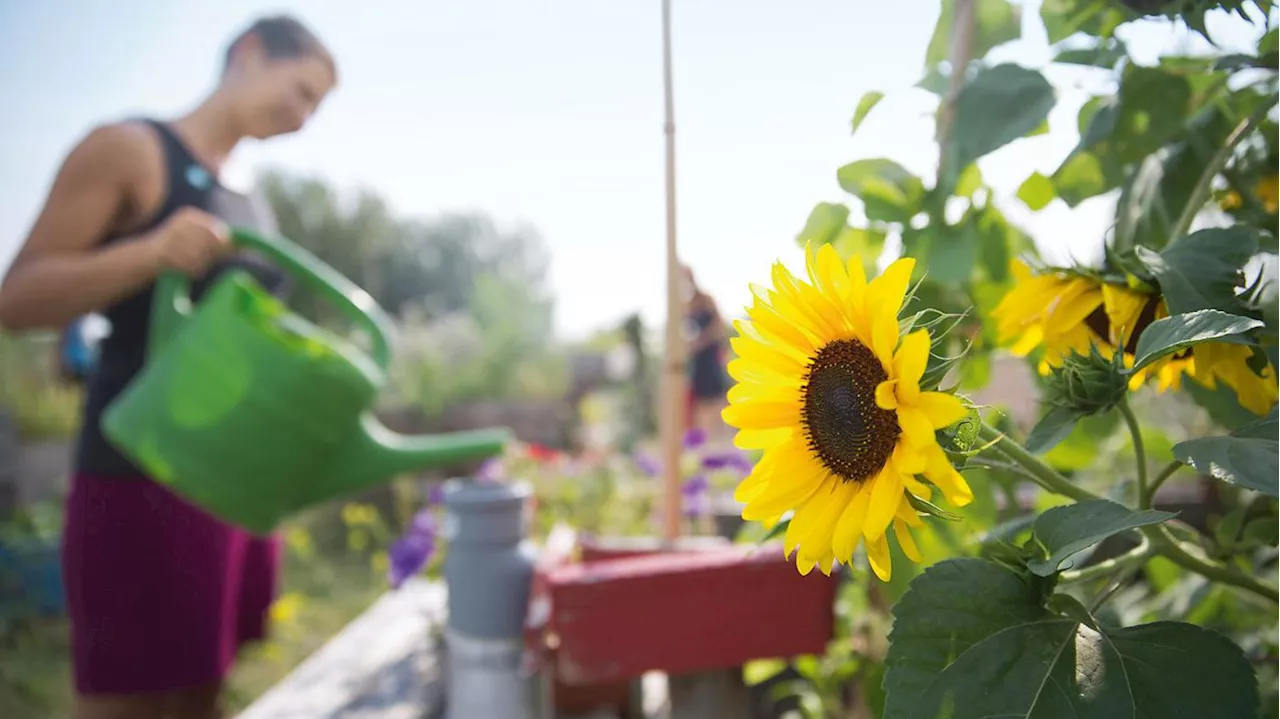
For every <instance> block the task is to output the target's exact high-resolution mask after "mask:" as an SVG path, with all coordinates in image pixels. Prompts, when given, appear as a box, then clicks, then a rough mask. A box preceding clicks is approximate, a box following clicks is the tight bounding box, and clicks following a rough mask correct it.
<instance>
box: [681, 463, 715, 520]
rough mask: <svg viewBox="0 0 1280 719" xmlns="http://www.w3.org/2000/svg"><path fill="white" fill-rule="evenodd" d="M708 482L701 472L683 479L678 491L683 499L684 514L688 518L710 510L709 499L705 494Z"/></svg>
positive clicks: (699, 515) (701, 514) (708, 485)
mask: <svg viewBox="0 0 1280 719" xmlns="http://www.w3.org/2000/svg"><path fill="white" fill-rule="evenodd" d="M709 487H710V484H709V483H708V482H707V478H706V477H705V476H703V475H701V474H695V475H693V476H692V477H690V478H688V479H686V480H685V481H684V485H683V486H682V487H681V488H680V493H681V494H682V495H684V496H683V499H684V515H685V516H686V517H688V518H690V519H694V518H697V517H701V516H703V515H705V514H707V513H708V512H710V511H711V499H710V497H709V496H708V495H707V489H708V488H709Z"/></svg>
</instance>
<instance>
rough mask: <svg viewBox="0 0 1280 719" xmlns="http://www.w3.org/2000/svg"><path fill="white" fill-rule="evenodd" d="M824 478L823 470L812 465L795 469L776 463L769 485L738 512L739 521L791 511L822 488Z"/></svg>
mask: <svg viewBox="0 0 1280 719" xmlns="http://www.w3.org/2000/svg"><path fill="white" fill-rule="evenodd" d="M828 475H829V472H827V470H826V468H824V467H822V466H821V465H819V464H818V463H816V462H809V464H808V465H807V466H805V465H801V466H798V467H797V466H794V465H791V464H790V463H788V462H785V461H779V462H778V464H777V469H776V470H774V471H772V472H771V473H770V477H769V481H768V482H767V483H766V484H765V485H764V487H763V488H762V489H761V490H760V491H759V492H757V493H756V494H755V495H754V496H753V497H752V498H751V501H749V502H748V503H747V506H745V507H743V508H742V518H743V519H745V520H747V521H752V522H753V521H756V520H759V519H763V518H765V517H774V516H777V515H779V514H782V513H784V512H786V511H787V510H789V509H795V508H796V507H798V506H800V505H801V504H804V502H805V500H807V499H809V497H811V496H812V495H813V493H814V492H816V491H817V490H818V488H819V487H821V486H822V484H823V480H824V479H825V478H826V477H827V476H828Z"/></svg>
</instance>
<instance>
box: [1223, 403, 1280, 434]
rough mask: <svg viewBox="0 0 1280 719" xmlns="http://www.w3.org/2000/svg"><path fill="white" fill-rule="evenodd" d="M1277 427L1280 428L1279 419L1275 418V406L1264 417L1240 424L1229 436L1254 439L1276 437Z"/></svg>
mask: <svg viewBox="0 0 1280 719" xmlns="http://www.w3.org/2000/svg"><path fill="white" fill-rule="evenodd" d="M1277 429H1280V421H1278V420H1277V418H1276V408H1275V407H1272V408H1271V411H1270V412H1269V413H1267V416H1266V417H1262V418H1259V419H1255V420H1253V421H1252V422H1248V423H1247V424H1244V425H1241V426H1240V427H1239V428H1238V429H1236V431H1234V432H1232V433H1231V436H1232V437H1245V438H1254V439H1276V430H1277Z"/></svg>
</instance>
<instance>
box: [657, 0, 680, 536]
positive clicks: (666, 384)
mask: <svg viewBox="0 0 1280 719" xmlns="http://www.w3.org/2000/svg"><path fill="white" fill-rule="evenodd" d="M662 80H663V93H664V95H665V99H666V122H665V124H664V126H663V127H664V131H665V133H666V139H667V326H666V330H667V332H666V343H665V344H666V346H665V354H666V358H665V361H664V362H663V373H662V414H661V415H660V417H659V419H658V437H659V441H660V442H661V443H662V487H663V513H662V518H663V522H662V524H663V527H662V528H663V532H662V534H663V538H664V539H665V540H666V541H667V542H668V543H673V542H675V540H676V538H677V537H679V536H680V515H681V511H680V510H681V507H680V499H681V492H680V489H681V488H680V445H681V435H682V434H683V430H684V426H683V425H684V413H683V412H682V411H681V410H682V408H683V406H684V394H685V389H684V385H685V358H684V354H685V352H684V298H683V296H682V293H681V291H680V290H681V286H680V285H681V277H680V256H679V253H678V252H677V249H676V121H675V111H674V100H673V92H672V82H671V0H662Z"/></svg>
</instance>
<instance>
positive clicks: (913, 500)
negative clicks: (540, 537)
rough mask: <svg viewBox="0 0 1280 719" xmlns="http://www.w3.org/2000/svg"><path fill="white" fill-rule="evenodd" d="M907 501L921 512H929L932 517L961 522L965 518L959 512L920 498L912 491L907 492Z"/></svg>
mask: <svg viewBox="0 0 1280 719" xmlns="http://www.w3.org/2000/svg"><path fill="white" fill-rule="evenodd" d="M907 503H908V504H910V505H911V508H912V509H914V510H916V511H917V512H920V513H921V514H927V515H929V516H931V517H937V518H938V519H945V520H947V521H948V522H959V521H961V520H963V519H964V517H962V516H960V515H959V514H956V513H955V512H948V511H947V510H945V509H943V508H942V507H939V506H938V505H936V504H934V503H932V502H930V501H928V500H927V499H920V498H919V497H917V496H915V495H913V494H911V493H910V492H908V493H907Z"/></svg>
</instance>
